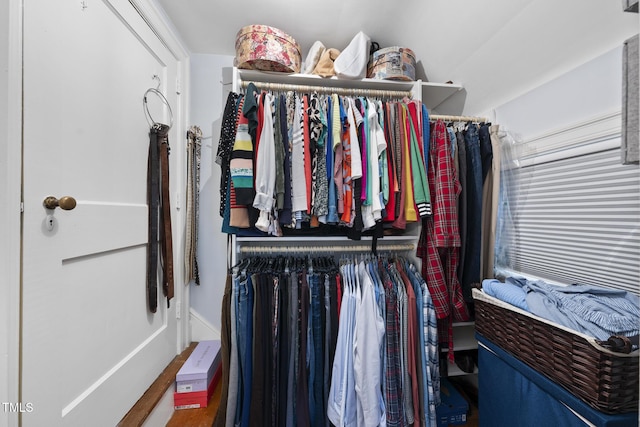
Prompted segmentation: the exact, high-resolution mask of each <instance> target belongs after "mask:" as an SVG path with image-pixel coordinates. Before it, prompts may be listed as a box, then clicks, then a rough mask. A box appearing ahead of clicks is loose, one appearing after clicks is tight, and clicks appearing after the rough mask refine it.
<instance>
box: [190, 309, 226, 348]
mask: <svg viewBox="0 0 640 427" xmlns="http://www.w3.org/2000/svg"><path fill="white" fill-rule="evenodd" d="M189 322H190V325H191V341H195V342H200V341H210V340H219V339H220V331H219V330H218V329H217V328H216V327H215V326H213V325H212V324H211V323H210V322H209V321H208V320H207V319H205V318H204V317H202V315H200V314H199V313H198V312H196V311H194V310H193V309H191V310H189Z"/></svg>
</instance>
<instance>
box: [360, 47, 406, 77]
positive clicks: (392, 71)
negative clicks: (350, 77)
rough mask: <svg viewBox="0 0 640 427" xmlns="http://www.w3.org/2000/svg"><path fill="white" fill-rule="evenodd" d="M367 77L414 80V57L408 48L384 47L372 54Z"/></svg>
mask: <svg viewBox="0 0 640 427" xmlns="http://www.w3.org/2000/svg"><path fill="white" fill-rule="evenodd" d="M367 77H369V78H372V79H382V80H405V81H413V80H415V79H416V55H415V53H413V51H412V50H411V49H409V48H408V47H397V46H393V47H386V48H384V49H379V50H376V51H375V52H373V55H372V56H371V60H370V62H369V67H368V72H367Z"/></svg>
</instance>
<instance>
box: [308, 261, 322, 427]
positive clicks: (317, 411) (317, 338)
mask: <svg viewBox="0 0 640 427" xmlns="http://www.w3.org/2000/svg"><path fill="white" fill-rule="evenodd" d="M308 280H309V288H310V289H311V310H310V313H309V326H310V328H309V332H310V333H311V337H310V338H311V339H310V340H309V342H308V349H309V351H308V354H307V359H308V360H309V418H310V421H311V426H312V427H321V426H324V425H325V423H324V417H325V411H324V410H323V406H324V397H323V395H324V390H323V384H324V372H323V365H324V364H323V354H324V351H323V341H324V338H323V337H324V334H323V329H324V328H323V324H322V310H323V309H324V290H323V286H322V282H321V276H320V275H319V274H317V273H316V274H310V275H308Z"/></svg>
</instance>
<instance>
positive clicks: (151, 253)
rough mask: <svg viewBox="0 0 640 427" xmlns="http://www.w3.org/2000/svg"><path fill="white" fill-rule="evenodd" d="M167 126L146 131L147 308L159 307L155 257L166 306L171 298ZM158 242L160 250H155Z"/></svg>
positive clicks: (159, 126) (158, 126)
mask: <svg viewBox="0 0 640 427" xmlns="http://www.w3.org/2000/svg"><path fill="white" fill-rule="evenodd" d="M168 133H169V126H167V125H163V124H154V125H153V126H152V127H151V130H150V132H149V159H148V168H147V203H148V205H149V235H148V237H149V241H148V248H147V297H148V304H149V310H150V311H151V312H152V313H155V312H156V310H157V307H158V259H160V265H161V267H162V290H163V293H164V295H165V296H166V297H167V306H169V301H170V300H171V298H173V243H172V236H171V206H170V203H169V137H168ZM158 244H160V251H159V250H158Z"/></svg>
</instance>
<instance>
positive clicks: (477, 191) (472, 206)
mask: <svg viewBox="0 0 640 427" xmlns="http://www.w3.org/2000/svg"><path fill="white" fill-rule="evenodd" d="M464 139H465V143H466V148H467V242H466V253H465V257H464V258H465V263H464V266H463V271H462V283H461V285H462V292H463V295H464V296H465V300H467V301H468V299H467V296H469V297H470V295H471V284H472V283H478V282H480V245H481V241H480V239H481V232H482V230H481V227H482V157H481V155H480V137H479V135H478V127H477V126H476V125H475V124H471V125H469V129H468V130H467V133H466V134H465V137H464Z"/></svg>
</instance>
